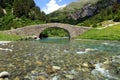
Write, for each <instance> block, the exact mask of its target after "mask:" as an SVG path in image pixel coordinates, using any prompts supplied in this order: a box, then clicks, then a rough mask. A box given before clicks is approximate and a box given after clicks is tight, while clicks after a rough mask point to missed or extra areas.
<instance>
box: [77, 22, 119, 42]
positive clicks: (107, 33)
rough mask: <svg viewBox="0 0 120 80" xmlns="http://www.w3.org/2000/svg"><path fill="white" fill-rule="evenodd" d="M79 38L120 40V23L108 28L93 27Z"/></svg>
mask: <svg viewBox="0 0 120 80" xmlns="http://www.w3.org/2000/svg"><path fill="white" fill-rule="evenodd" d="M77 38H80V39H96V40H119V41H120V24H118V25H114V26H109V27H106V28H93V29H91V30H89V31H88V32H86V33H84V34H83V35H80V36H79V37H77Z"/></svg>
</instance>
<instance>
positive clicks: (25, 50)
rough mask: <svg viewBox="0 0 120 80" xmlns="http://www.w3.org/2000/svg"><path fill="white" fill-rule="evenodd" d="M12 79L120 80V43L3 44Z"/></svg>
mask: <svg viewBox="0 0 120 80" xmlns="http://www.w3.org/2000/svg"><path fill="white" fill-rule="evenodd" d="M2 71H7V72H9V73H10V74H11V75H12V76H11V79H10V80H18V79H19V80H120V42H119V41H97V40H72V41H69V40H68V39H66V38H64V39H60V38H59V39H55V38H54V40H53V39H51V38H48V39H44V40H40V41H39V40H38V41H35V40H33V41H17V42H11V43H7V44H5V43H4V44H0V72H2Z"/></svg>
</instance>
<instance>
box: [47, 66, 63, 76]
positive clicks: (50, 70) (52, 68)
mask: <svg viewBox="0 0 120 80" xmlns="http://www.w3.org/2000/svg"><path fill="white" fill-rule="evenodd" d="M60 69H61V67H59V66H47V71H46V72H47V73H48V74H53V73H56V72H57V71H59V70H60Z"/></svg>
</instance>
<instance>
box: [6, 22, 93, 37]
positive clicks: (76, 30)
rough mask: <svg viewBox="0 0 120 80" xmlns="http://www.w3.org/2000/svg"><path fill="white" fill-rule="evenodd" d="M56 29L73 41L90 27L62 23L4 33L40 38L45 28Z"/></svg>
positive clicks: (28, 27)
mask: <svg viewBox="0 0 120 80" xmlns="http://www.w3.org/2000/svg"><path fill="white" fill-rule="evenodd" d="M50 27H56V28H62V29H64V30H65V31H67V32H68V33H69V38H70V39H74V38H75V37H76V36H78V35H81V34H82V33H84V32H86V31H88V30H89V29H91V28H90V27H89V28H88V27H80V26H75V25H70V24H62V23H47V24H40V25H31V26H25V27H22V28H17V29H13V30H8V31H4V32H5V33H7V34H16V35H20V36H24V37H25V36H33V35H35V36H37V37H39V36H40V33H41V32H43V31H44V30H45V29H46V28H50Z"/></svg>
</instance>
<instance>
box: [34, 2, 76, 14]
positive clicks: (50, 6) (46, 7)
mask: <svg viewBox="0 0 120 80" xmlns="http://www.w3.org/2000/svg"><path fill="white" fill-rule="evenodd" d="M34 1H35V3H36V5H37V6H38V7H40V9H41V11H44V12H45V13H46V14H49V13H51V12H53V11H55V10H57V9H59V8H61V7H65V6H66V5H67V4H69V3H71V2H73V1H75V0H34Z"/></svg>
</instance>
